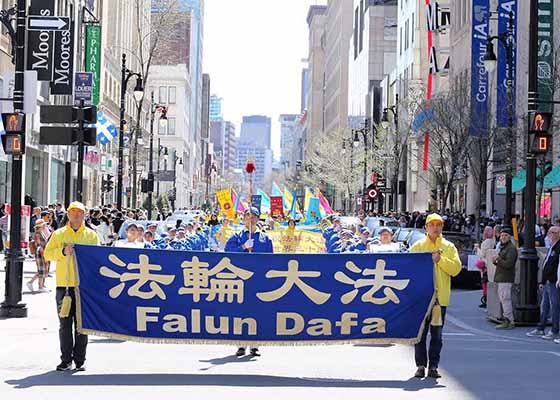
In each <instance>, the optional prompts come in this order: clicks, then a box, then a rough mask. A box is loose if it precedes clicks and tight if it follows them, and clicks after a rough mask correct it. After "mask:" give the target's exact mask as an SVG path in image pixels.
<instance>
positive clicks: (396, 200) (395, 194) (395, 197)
mask: <svg viewBox="0 0 560 400" xmlns="http://www.w3.org/2000/svg"><path fill="white" fill-rule="evenodd" d="M389 111H390V112H391V113H392V114H393V122H394V124H395V132H396V134H395V137H394V146H393V155H394V157H395V160H396V162H395V166H394V167H395V171H394V176H395V179H394V182H393V185H392V186H394V187H393V208H394V210H395V211H397V210H398V209H399V175H400V171H401V168H400V164H401V156H402V154H406V153H407V147H406V142H405V143H404V144H403V146H402V147H403V148H402V149H401V151H400V153H399V149H398V146H399V144H400V136H399V95H398V94H396V95H395V104H394V105H392V106H391V107H386V108H384V109H383V116H382V118H381V121H382V122H381V123H382V124H383V127H385V128H388V127H389ZM403 182H405V184H404V186H405V187H406V180H405V179H403ZM400 210H401V211H406V190H405V192H404V193H403V198H402V201H401V207H400ZM379 211H380V212H381V211H382V210H379Z"/></svg>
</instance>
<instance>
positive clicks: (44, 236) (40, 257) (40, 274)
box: [26, 219, 51, 292]
mask: <svg viewBox="0 0 560 400" xmlns="http://www.w3.org/2000/svg"><path fill="white" fill-rule="evenodd" d="M33 230H34V232H33V233H32V235H31V237H32V243H33V255H34V256H35V264H36V265H37V273H36V274H35V275H33V277H32V278H31V279H30V280H29V281H28V282H27V284H26V285H27V288H28V289H29V291H30V292H33V291H34V290H33V282H35V281H38V283H39V292H48V291H49V290H48V289H47V287H46V286H45V278H46V277H47V275H48V274H49V265H50V261H47V260H46V259H45V247H46V246H47V242H48V241H49V237H50V236H51V230H50V229H49V227H48V226H47V223H46V221H45V220H43V219H38V220H37V221H35V226H34V228H33ZM30 244H31V242H30Z"/></svg>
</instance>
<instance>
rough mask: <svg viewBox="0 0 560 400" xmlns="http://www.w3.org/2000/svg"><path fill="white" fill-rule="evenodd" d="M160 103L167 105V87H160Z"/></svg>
mask: <svg viewBox="0 0 560 400" xmlns="http://www.w3.org/2000/svg"><path fill="white" fill-rule="evenodd" d="M158 103H160V104H167V86H160V87H159V99H158Z"/></svg>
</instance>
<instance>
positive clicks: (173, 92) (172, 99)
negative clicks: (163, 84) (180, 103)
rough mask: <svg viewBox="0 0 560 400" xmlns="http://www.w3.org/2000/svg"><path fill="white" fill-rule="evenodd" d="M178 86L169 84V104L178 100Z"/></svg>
mask: <svg viewBox="0 0 560 400" xmlns="http://www.w3.org/2000/svg"><path fill="white" fill-rule="evenodd" d="M176 92H177V88H176V87H175V86H169V88H168V94H169V101H168V103H169V104H175V102H176V101H177V94H176Z"/></svg>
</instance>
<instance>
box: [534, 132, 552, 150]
mask: <svg viewBox="0 0 560 400" xmlns="http://www.w3.org/2000/svg"><path fill="white" fill-rule="evenodd" d="M534 136H535V139H534V141H533V153H534V154H546V153H548V150H549V149H550V148H551V147H552V135H549V134H548V133H546V132H545V133H537V134H535V135H534Z"/></svg>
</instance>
